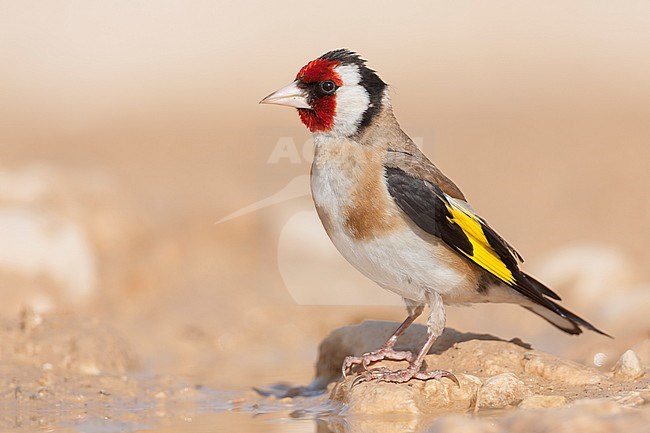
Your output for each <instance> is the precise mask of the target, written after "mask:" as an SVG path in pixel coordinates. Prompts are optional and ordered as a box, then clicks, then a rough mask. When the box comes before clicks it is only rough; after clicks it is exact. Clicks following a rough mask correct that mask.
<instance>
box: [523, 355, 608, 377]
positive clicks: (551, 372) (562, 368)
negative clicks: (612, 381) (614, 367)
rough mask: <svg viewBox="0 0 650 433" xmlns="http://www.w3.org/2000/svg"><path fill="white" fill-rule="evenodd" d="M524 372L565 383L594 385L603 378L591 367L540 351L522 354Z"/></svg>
mask: <svg viewBox="0 0 650 433" xmlns="http://www.w3.org/2000/svg"><path fill="white" fill-rule="evenodd" d="M524 372H525V373H526V374H532V375H536V376H539V377H540V378H543V379H546V380H550V381H561V382H564V383H565V384H567V385H594V384H597V383H600V382H603V380H604V379H605V377H604V375H602V374H600V373H599V372H598V371H597V370H595V369H593V368H589V367H586V366H584V365H580V364H578V363H576V362H573V361H569V360H566V359H560V358H555V357H553V356H551V355H549V354H546V353H542V352H537V353H530V354H526V355H525V356H524Z"/></svg>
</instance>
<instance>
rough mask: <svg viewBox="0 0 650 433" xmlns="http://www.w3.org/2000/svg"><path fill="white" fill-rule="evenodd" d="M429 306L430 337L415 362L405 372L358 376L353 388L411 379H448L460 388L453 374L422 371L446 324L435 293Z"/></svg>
mask: <svg viewBox="0 0 650 433" xmlns="http://www.w3.org/2000/svg"><path fill="white" fill-rule="evenodd" d="M429 305H430V307H431V314H430V316H429V321H428V325H429V335H428V337H427V341H426V343H424V346H423V347H422V349H421V350H420V352H419V353H418V356H416V358H415V359H414V360H413V361H409V366H408V367H407V368H405V369H403V370H394V371H393V370H389V369H387V368H384V367H381V368H374V369H372V370H368V371H366V372H364V373H362V374H360V375H359V376H357V377H356V378H355V379H354V381H353V382H352V385H351V386H354V385H356V384H358V383H361V382H366V381H371V380H378V381H382V382H394V383H402V382H408V381H409V380H411V379H418V380H429V379H442V378H443V377H447V378H449V379H451V380H453V381H454V382H455V383H456V385H458V386H460V384H459V382H458V379H457V378H456V376H454V374H453V373H450V372H448V371H444V370H432V371H420V370H421V369H422V364H423V363H424V357H425V356H426V355H427V353H429V349H431V346H433V343H434V342H435V341H436V338H438V336H440V334H442V331H443V329H444V323H445V312H444V306H443V304H442V299H441V298H440V295H438V294H437V293H434V294H432V295H431V297H430V299H429Z"/></svg>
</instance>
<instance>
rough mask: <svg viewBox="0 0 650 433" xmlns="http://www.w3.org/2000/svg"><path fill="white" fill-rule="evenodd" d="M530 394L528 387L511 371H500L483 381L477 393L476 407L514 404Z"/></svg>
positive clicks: (500, 406) (499, 406)
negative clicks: (500, 372)
mask: <svg viewBox="0 0 650 433" xmlns="http://www.w3.org/2000/svg"><path fill="white" fill-rule="evenodd" d="M530 394H531V392H530V389H528V387H527V386H526V384H525V383H524V382H522V381H521V380H520V379H519V378H518V377H517V376H516V375H515V374H513V373H502V374H498V375H496V376H492V377H490V378H489V379H487V380H486V381H485V384H484V385H483V386H482V387H481V389H480V390H479V393H478V402H477V404H478V407H482V408H492V409H498V408H504V407H508V406H512V405H515V404H517V403H519V402H520V401H521V400H523V399H524V398H525V397H527V396H529V395H530Z"/></svg>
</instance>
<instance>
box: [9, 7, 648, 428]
mask: <svg viewBox="0 0 650 433" xmlns="http://www.w3.org/2000/svg"><path fill="white" fill-rule="evenodd" d="M55 3H58V2H53V3H51V4H48V5H40V6H39V8H34V7H32V6H31V5H30V4H29V2H14V3H13V4H11V3H7V4H6V5H3V6H2V9H3V10H2V13H0V63H1V64H2V65H1V66H2V67H1V68H0V94H1V95H2V97H1V98H0V119H1V120H0V152H1V158H0V239H2V247H0V296H1V297H2V302H1V303H0V324H1V327H0V384H1V388H0V430H7V429H9V428H19V429H23V430H25V431H32V430H35V429H37V428H48V429H54V430H55V431H57V430H58V431H89V432H91V431H93V432H108V431H110V432H113V431H136V430H138V429H140V430H144V429H160V430H161V431H163V430H164V431H178V430H184V431H190V430H189V429H190V428H195V430H196V431H211V430H212V431H219V429H221V430H222V431H234V430H236V429H239V430H240V431H256V430H258V431H269V430H277V431H283V429H284V430H286V429H293V428H295V429H296V430H300V431H302V430H305V431H337V432H338V431H355V432H356V431H369V430H377V429H379V430H381V429H382V428H384V429H387V431H391V430H390V428H389V426H390V423H391V422H397V421H398V420H397V418H399V419H401V421H399V422H401V423H402V424H400V425H403V426H405V427H404V431H409V429H410V430H411V431H421V430H426V429H428V428H434V427H432V425H434V423H435V422H436V419H434V418H431V417H429V418H426V422H424V423H420V422H419V421H418V422H414V421H413V420H412V419H411V418H410V417H411V415H412V414H411V415H409V414H406V415H405V414H400V415H399V416H397V415H396V417H397V418H393V419H391V417H390V416H388V415H382V416H381V418H382V419H383V420H386V422H387V423H388V424H381V425H378V424H372V422H370V423H369V424H368V422H367V421H368V420H367V419H365V418H364V417H359V416H355V417H347V418H346V417H345V416H343V418H341V417H339V415H340V411H338V410H337V409H336V408H332V407H330V406H329V405H330V404H331V403H329V402H328V400H327V398H328V396H329V395H330V394H329V393H325V394H322V395H321V396H316V397H301V396H297V397H295V398H293V399H288V400H287V399H283V398H278V397H262V396H259V395H257V394H256V393H254V392H253V391H252V388H253V387H258V388H262V389H271V387H272V385H273V384H277V383H280V382H282V383H285V384H287V386H286V387H285V388H282V387H276V388H275V389H276V390H281V389H285V390H286V389H287V388H289V389H290V388H291V387H298V386H301V385H307V384H309V383H312V380H313V379H314V377H316V376H319V377H320V374H321V373H322V370H317V369H316V367H315V366H316V365H317V364H318V363H319V361H318V360H319V345H320V343H321V342H323V341H327V340H324V339H325V338H326V337H327V336H328V335H329V334H330V333H331V332H332V331H333V330H336V329H339V328H341V327H343V326H346V325H351V324H358V323H361V322H362V321H363V320H366V319H376V320H387V321H393V322H399V321H401V320H402V319H403V315H404V311H403V308H402V307H401V306H400V304H399V300H398V299H396V298H395V297H394V296H391V295H389V294H386V293H385V292H383V291H381V290H379V289H377V288H376V287H375V286H374V285H373V284H372V283H370V282H368V281H366V280H365V279H364V278H363V277H361V276H360V275H359V274H358V273H356V272H355V271H354V270H353V269H352V268H351V267H350V266H349V265H347V264H346V263H345V262H344V261H343V260H342V259H341V258H340V257H339V256H338V254H337V253H336V251H335V250H334V249H333V247H332V246H331V245H330V243H329V241H328V240H327V238H326V236H325V234H324V232H323V230H322V228H321V227H320V225H319V222H318V220H317V218H316V216H315V213H314V211H313V205H312V203H311V199H310V197H309V195H308V194H309V192H308V186H307V180H308V178H307V175H308V173H309V161H310V150H311V145H310V141H309V135H308V133H307V132H306V131H305V130H304V128H303V127H302V126H301V125H300V124H299V122H298V119H297V116H296V115H295V113H293V112H291V111H290V110H282V109H280V108H277V107H260V106H257V102H258V101H259V100H260V99H261V98H262V97H263V96H265V95H267V94H268V93H269V92H271V91H273V90H275V89H277V88H279V87H280V86H282V85H284V84H286V83H287V82H289V81H290V80H291V79H292V77H293V76H294V74H295V72H296V71H297V70H298V68H299V67H300V66H302V64H303V63H304V62H305V61H307V60H309V59H311V58H313V57H315V56H317V55H320V54H321V53H322V52H324V51H327V50H329V49H333V48H338V47H341V46H347V47H349V48H352V49H355V50H359V51H360V52H361V53H362V54H363V55H364V56H366V57H367V58H368V59H369V60H370V65H371V66H373V67H374V68H376V69H377V70H378V71H379V72H380V74H381V75H382V76H383V77H384V78H385V79H386V80H387V81H388V82H389V83H390V84H391V86H392V89H393V98H392V99H393V103H394V106H395V109H396V114H397V116H398V118H399V119H400V120H401V122H402V124H403V126H404V128H405V129H406V130H407V132H409V133H410V134H411V135H412V136H413V137H414V138H416V139H417V140H418V142H419V143H421V144H422V147H423V149H424V151H425V153H427V154H428V155H429V156H430V157H431V158H432V159H433V160H434V161H435V162H436V163H437V164H438V166H439V167H441V168H442V169H443V170H444V171H445V172H446V173H448V174H449V175H450V176H451V177H452V178H453V179H454V180H455V181H456V182H457V183H458V184H459V185H460V186H461V187H462V189H463V191H464V192H465V193H466V195H467V196H468V197H469V198H470V200H471V202H472V204H473V205H474V207H475V208H476V209H477V210H479V211H480V213H481V214H482V216H484V217H485V218H486V220H488V221H489V222H490V224H491V226H493V227H494V228H495V229H497V231H499V232H500V233H501V234H502V235H503V236H504V237H505V238H507V239H508V240H509V242H511V243H512V244H513V245H514V246H516V247H517V249H518V250H519V252H520V253H522V255H523V256H524V257H525V258H526V264H525V269H526V270H527V271H529V272H531V273H532V274H533V275H535V276H537V277H538V278H540V279H541V280H542V281H544V282H545V283H547V284H549V285H550V286H551V287H553V288H554V290H556V291H557V292H558V293H560V294H561V295H562V297H563V299H564V301H563V302H564V303H565V305H566V306H567V307H569V308H570V309H572V310H574V311H576V312H577V313H579V314H580V315H582V316H584V317H586V318H587V319H589V320H590V321H591V322H593V323H595V324H596V325H597V326H599V327H600V328H602V329H604V330H606V331H607V332H609V333H610V334H612V335H613V336H615V339H613V340H610V339H605V338H602V337H600V336H598V335H595V334H593V333H586V334H584V335H582V336H580V337H571V336H567V335H563V334H561V333H560V332H558V331H556V330H554V329H552V328H550V327H549V326H548V325H547V324H546V323H545V322H543V321H542V320H540V319H539V318H537V317H535V316H532V315H530V314H529V313H528V312H526V311H524V310H522V309H520V308H517V307H512V306H499V305H484V306H483V305H482V306H474V307H470V308H450V309H449V312H448V325H449V326H450V327H452V328H454V329H457V330H458V331H459V332H461V333H468V332H469V333H477V334H486V335H492V336H495V338H498V339H501V340H503V341H506V342H507V341H511V340H512V339H516V338H518V339H520V340H522V341H525V342H526V343H527V344H530V345H531V347H532V348H533V349H535V350H539V351H542V352H544V353H549V354H551V355H553V356H556V357H559V359H562V360H567V361H572V362H576V363H578V364H579V365H582V366H585V367H589V368H594V369H596V370H597V372H598V373H599V374H601V375H607V374H609V373H610V372H611V369H612V368H613V367H614V365H615V364H616V362H617V360H618V359H619V358H620V357H621V355H622V354H623V353H624V352H625V351H626V350H628V349H631V348H635V350H636V351H637V353H638V355H639V357H643V356H645V355H643V354H644V353H647V350H648V349H647V345H646V346H643V345H642V344H643V342H644V341H646V340H647V339H648V338H649V337H650V321H649V320H648V315H647V311H648V308H649V307H650V267H648V266H647V264H648V261H649V260H650V250H648V248H647V245H648V242H650V236H649V234H648V230H647V227H646V226H647V221H648V220H650V201H648V200H647V199H646V197H647V194H648V188H649V186H650V171H648V170H647V161H648V160H650V148H649V147H648V137H649V136H650V130H649V127H648V125H649V123H648V121H647V119H648V118H650V103H649V101H650V78H649V77H650V63H648V61H647V58H646V56H642V55H639V53H642V52H645V51H646V49H647V46H648V45H649V44H650V32H649V31H648V29H650V23H649V22H648V19H649V17H650V13H649V11H648V5H646V4H642V3H635V4H630V5H628V6H626V7H619V6H616V5H614V4H611V5H608V4H594V3H593V2H588V1H585V2H574V3H572V4H571V5H564V4H561V3H558V4H548V5H544V6H543V7H542V6H540V5H538V4H537V3H525V2H524V3H520V4H519V5H518V6H517V7H514V8H512V9H508V8H501V7H499V8H496V7H493V6H492V5H488V4H487V3H486V4H481V5H479V4H474V5H469V4H464V3H459V2H454V3H444V4H443V3H442V2H440V3H435V4H422V5H418V6H413V7H410V6H409V7H407V6H406V5H393V6H390V7H385V8H375V7H373V8H368V7H366V6H364V5H361V4H357V3H355V4H354V5H350V4H347V3H346V4H345V5H343V3H341V8H343V9H344V10H345V11H347V13H345V14H339V16H338V17H337V19H338V20H337V30H336V32H333V31H332V27H331V25H332V22H331V20H314V19H313V18H314V15H313V13H312V11H311V9H309V8H297V9H296V8H294V7H291V6H289V5H285V6H286V7H282V8H280V7H277V5H276V4H271V3H269V4H266V3H254V4H251V5H241V4H232V5H228V6H226V5H224V4H217V3H215V2H209V1H197V2H193V3H192V8H189V7H188V6H187V5H186V4H185V3H183V2H176V1H172V0H164V1H162V2H159V8H156V9H155V10H154V9H150V8H145V7H141V6H140V5H138V4H136V3H131V2H126V3H124V4H121V5H120V6H119V7H117V6H110V5H109V4H107V3H103V2H99V1H88V2H84V3H83V4H75V5H74V7H62V6H61V5H60V4H59V5H57V4H55ZM64 3H65V2H64ZM335 3H336V2H335ZM248 6H250V7H248ZM287 10H290V11H291V13H290V16H291V19H290V22H291V26H286V25H277V26H272V27H273V28H274V30H273V31H269V30H268V29H269V22H274V23H282V22H285V21H283V20H285V19H286V17H287V15H286V14H287V12H286V11H287ZM361 18H362V19H361ZM386 23H389V24H390V25H387V24H386ZM224 35H228V37H224ZM296 35H310V37H309V38H305V37H296ZM378 35H379V36H378ZM260 41H263V43H261V42H260ZM423 47H426V49H425V50H424V51H423ZM409 65H413V66H412V67H409ZM262 72H263V73H262ZM362 340H363V341H366V342H367V343H368V344H369V343H373V342H375V340H374V339H373V338H364V339H362ZM639 345H641V346H639ZM452 346H453V345H452ZM340 347H345V346H340ZM359 347H361V345H357V346H355V350H356V349H358V348H359ZM450 347H451V346H450ZM644 347H645V349H644ZM473 349H477V347H474V348H473ZM473 349H472V350H469V351H468V352H467V353H469V355H468V357H469V358H470V359H469V360H468V362H469V361H471V360H472V359H473V357H474V356H477V355H476V352H474V351H473ZM644 350H646V352H644ZM337 359H338V358H337ZM643 359H647V358H643ZM318 365H320V364H318ZM321 367H322V366H321ZM330 367H331V366H330ZM330 367H328V368H330ZM473 367H476V366H472V365H467V366H466V368H465V370H467V374H473V375H476V377H479V379H481V381H486V380H487V379H489V377H487V376H486V377H483V376H481V375H480V374H478V373H476V371H474V370H473ZM319 368H320V367H319ZM513 368H514V367H513ZM326 370H327V369H326ZM329 371H330V376H331V375H333V374H335V373H333V372H335V369H333V370H332V369H331V368H330V370H329ZM472 371H473V373H472ZM513 371H514V370H513ZM495 374H496V373H495ZM517 374H519V375H521V374H522V373H521V372H520V371H519V370H517ZM603 377H605V379H604V380H606V381H607V380H610V378H609V377H608V376H607V377H606V376H603ZM330 379H334V377H333V376H331V377H330ZM519 379H520V380H522V381H524V382H526V380H528V379H527V377H526V376H525V375H523V376H522V377H519ZM328 380H329V379H328ZM642 380H645V379H639V382H638V386H637V385H634V384H633V382H630V381H628V385H629V386H628V385H626V386H628V387H627V388H625V389H622V390H621V392H624V391H625V392H637V393H639V397H638V398H636V399H635V400H634V399H633V401H635V402H636V403H635V404H636V405H631V404H630V402H629V401H628V402H627V403H626V402H623V403H621V402H620V401H614V400H612V399H613V398H614V397H616V396H618V395H619V394H617V393H618V392H619V391H618V390H617V391H616V392H614V393H613V394H612V395H605V394H603V392H602V390H598V389H591V388H589V389H587V390H586V392H587V394H584V396H585V397H588V398H591V397H599V398H605V399H607V398H610V397H611V398H610V399H609V400H607V401H606V402H604V403H602V402H600V403H599V402H595V403H594V404H595V405H596V406H590V408H591V409H585V411H584V412H580V413H583V414H589V413H590V412H589V411H590V410H592V411H593V412H598V411H600V412H601V413H603V414H612V416H611V422H613V423H615V424H616V423H619V422H620V423H621V425H627V427H629V428H632V426H634V425H635V424H634V423H636V422H639V421H638V420H645V419H646V418H644V417H647V410H646V409H645V407H647V405H646V404H645V401H646V400H647V398H646V397H647V395H646V394H643V393H644V392H645V391H643V387H645V386H646V382H642ZM481 383H482V386H483V385H484V383H483V382H481ZM608 383H609V382H608ZM329 386H330V387H333V386H334V384H330V385H329ZM332 389H333V388H330V392H331V390H332ZM612 389H613V388H612ZM617 389H618V388H617ZM278 392H279V391H278ZM576 392H578V393H579V391H576ZM614 394H616V395H614ZM581 395H582V394H581ZM562 396H563V397H565V398H566V402H565V403H566V404H564V403H563V404H562V405H560V407H556V408H553V409H552V410H556V411H558V412H554V413H555V414H556V415H557V419H560V420H564V419H574V418H571V417H572V416H573V415H572V414H573V412H571V410H572V409H571V407H566V406H567V405H572V404H575V399H574V398H571V397H570V396H569V395H568V394H567V395H564V394H563V395H562ZM519 404H520V403H516V404H512V405H510V406H508V407H504V408H500V409H493V408H480V410H479V412H478V415H477V417H476V418H471V417H468V416H466V415H463V416H462V417H461V418H462V419H461V420H460V421H459V420H458V419H457V418H453V417H450V418H448V417H446V418H444V421H443V420H441V421H440V423H438V424H435V429H434V430H433V431H446V430H444V429H445V428H446V429H453V428H456V427H455V426H460V424H459V423H462V422H465V421H467V422H470V423H476V424H475V425H474V424H472V425H470V426H465V427H463V428H465V429H466V431H482V430H480V429H484V430H485V431H490V430H489V428H492V427H490V426H485V425H483V424H482V423H484V422H492V421H490V420H491V419H492V418H491V416H492V415H493V414H494V415H495V416H498V417H499V421H495V422H496V423H497V424H493V427H494V425H496V426H506V427H507V426H510V427H508V428H510V429H512V430H516V428H515V427H513V426H515V424H517V423H519V422H521V423H523V425H526V423H530V422H531V421H530V419H529V418H527V417H528V416H533V415H525V414H522V413H519V412H517V411H518V410H519V409H521V408H519V406H518V405H519ZM580 404H582V403H580ZM585 404H586V405H588V404H589V403H585ZM600 404H602V405H603V406H598V405H600ZM612 405H614V406H612ZM515 408H516V409H515ZM494 411H496V412H494ZM458 412H460V413H462V414H465V413H466V412H467V408H463V409H462V410H459V411H458ZM576 413H578V412H576ZM253 414H258V415H259V416H256V417H253ZM315 414H324V415H323V416H320V415H319V416H318V417H317V418H318V420H317V421H314V420H313V419H312V418H314V417H315ZM303 415H304V418H301V416H303ZM447 415H449V414H447ZM418 416H420V415H418ZM459 416H460V415H459ZM534 416H537V417H540V418H545V419H550V418H552V417H544V416H540V415H534ZM554 416H555V415H554ZM585 416H587V417H588V415H585ZM327 417H332V419H331V420H329V421H328V420H327V419H325V418H327ZM337 417H338V418H337ZM404 417H405V418H404ZM606 417H607V416H605V418H606ZM342 419H343V421H341V420H342ZM421 419H422V418H421ZM621 419H622V420H623V421H619V420H621ZM486 420H487V421H486ZM576 422H579V420H578V421H576ZM603 422H607V421H603ZM290 423H292V424H290ZM626 423H627V424H626ZM289 424H290V425H291V426H290V427H287V426H288V425H289ZM463 425H465V424H463ZM517 425H519V424H517ZM602 425H603V426H606V424H602ZM612 425H614V424H612ZM618 425H619V424H616V425H615V427H616V428H618ZM192 426H195V427H192ZM345 426H347V427H345ZM382 426H383V427H382ZM506 427H503V428H504V429H506ZM552 427H553V426H549V429H552ZM615 427H612V428H610V429H608V430H606V431H615ZM458 428H459V429H460V427H458ZM603 428H606V427H603ZM436 429H438V430H436ZM291 431H294V430H291Z"/></svg>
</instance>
